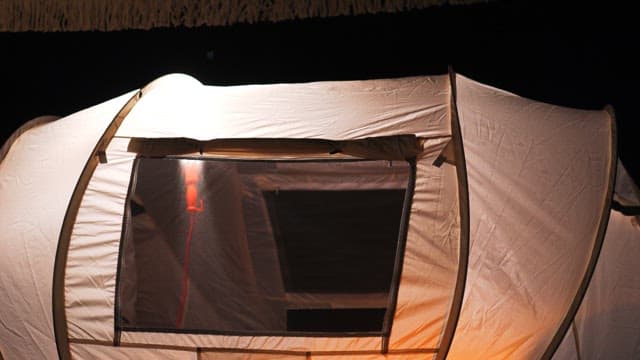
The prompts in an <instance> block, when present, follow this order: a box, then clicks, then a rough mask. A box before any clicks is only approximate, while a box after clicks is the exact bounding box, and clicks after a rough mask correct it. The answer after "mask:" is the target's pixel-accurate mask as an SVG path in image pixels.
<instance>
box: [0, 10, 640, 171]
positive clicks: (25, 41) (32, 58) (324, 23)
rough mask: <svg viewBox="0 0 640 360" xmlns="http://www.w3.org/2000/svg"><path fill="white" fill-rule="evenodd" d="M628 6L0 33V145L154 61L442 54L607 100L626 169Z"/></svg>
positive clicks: (496, 78)
mask: <svg viewBox="0 0 640 360" xmlns="http://www.w3.org/2000/svg"><path fill="white" fill-rule="evenodd" d="M563 3H564V2H563ZM596 4H597V3H596ZM630 12H632V10H631V9H626V8H620V7H617V6H616V5H611V3H607V5H605V4H604V3H602V4H597V6H591V7H589V8H587V7H586V5H585V4H582V3H577V4H572V5H571V6H564V7H563V8H559V7H558V6H557V4H554V3H549V4H547V3H546V2H543V1H536V2H531V3H530V2H511V1H497V2H488V3H485V4H477V5H465V6H438V7H431V8H428V9H426V10H420V11H408V12H403V13H395V14H377V15H365V16H351V17H334V18H329V19H307V20H293V21H286V22H281V23H276V24H272V23H261V24H239V25H233V26H227V27H201V28H171V29H167V28H165V29H154V30H150V31H137V30H128V31H119V32H108V33H105V32H70V33H69V32H68V33H33V32H28V33H0V44H1V46H2V52H1V53H0V57H1V60H0V61H1V62H0V64H2V66H1V67H0V79H1V80H2V85H3V90H4V95H3V96H2V98H3V101H2V133H1V134H0V143H4V140H5V139H6V138H7V137H8V136H9V135H10V134H11V133H12V132H13V131H14V130H15V129H16V128H17V127H19V126H20V125H21V124H22V123H24V122H26V121H28V120H30V119H32V118H34V117H36V116H40V115H60V116H65V115H69V114H71V113H73V112H75V111H78V110H81V109H83V108H86V107H89V106H91V105H94V104H97V103H100V102H103V101H105V100H107V99H110V98H112V97H115V96H117V95H121V94H123V93H124V92H126V91H129V90H134V89H137V88H140V87H142V86H144V85H145V84H147V83H148V82H150V81H152V80H153V79H155V78H157V77H159V76H162V75H164V74H167V73H173V72H180V73H186V74H189V75H191V76H193V77H195V78H196V79H198V80H200V81H201V82H202V83H204V84H208V85H231V84H234V85H235V84H259V83H278V82H306V81H319V80H347V79H371V78H385V77H400V76H411V75H429V74H442V73H445V72H446V71H447V67H448V65H451V66H453V68H454V70H455V71H456V72H458V73H461V74H463V75H465V76H467V77H471V78H472V79H474V80H477V81H480V82H483V83H486V84H489V85H492V86H496V87H499V88H502V89H505V90H508V91H511V92H515V93H517V94H519V95H522V96H525V97H529V98H532V99H535V100H540V101H544V102H549V103H553V104H557V105H563V106H570V107H578V108H585V109H602V108H603V107H604V106H605V105H606V104H611V105H613V107H614V109H615V111H616V118H617V125H618V135H619V136H618V142H619V155H620V157H621V158H622V161H623V162H624V163H625V164H626V165H627V167H628V168H629V170H630V171H631V173H632V175H633V177H634V178H635V179H640V162H639V161H638V160H636V158H637V154H638V153H640V144H638V141H636V140H635V137H636V134H638V133H639V130H640V125H639V123H638V121H637V120H636V117H637V115H638V114H639V111H638V110H636V108H637V104H636V102H635V97H636V93H637V90H635V87H636V84H637V83H638V80H639V76H638V70H637V66H638V64H640V62H639V61H638V60H640V56H639V55H638V54H636V52H637V51H638V50H640V49H639V47H640V46H639V45H638V44H639V43H640V38H639V37H638V34H639V32H638V31H637V30H635V22H634V20H631V21H630V22H629V21H628V20H626V19H628V16H626V14H627V13H630ZM557 156H561V154H558V155H557Z"/></svg>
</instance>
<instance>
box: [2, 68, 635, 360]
mask: <svg viewBox="0 0 640 360" xmlns="http://www.w3.org/2000/svg"><path fill="white" fill-rule="evenodd" d="M615 146H616V145H615V127H614V120H613V118H612V115H611V114H610V113H609V112H607V111H583V110H575V109H568V108H563V107H559V106H554V105H549V104H543V103H540V102H536V101H532V100H528V99H524V98H521V97H519V96H517V95H514V94H511V93H507V92H504V91H502V90H498V89H495V88H492V87H489V86H485V85H482V84H479V83H477V82H475V81H473V80H470V79H467V78H465V77H462V76H455V75H453V74H452V75H449V76H446V75H444V76H428V77H411V78H401V79H385V80H367V81H347V82H317V83H306V84H278V85H255V86H234V87H213V86H203V85H202V84H200V83H199V82H198V81H196V80H194V79H193V78H190V77H188V76H184V75H170V76H166V77H164V78H161V79H159V80H157V81H154V82H153V83H151V84H150V85H148V86H146V87H144V88H142V89H141V90H139V91H133V92H130V93H127V94H124V95H122V96H120V97H118V98H115V99H112V100H109V101H107V102H105V103H102V104H99V105H96V106H94V107H92V108H89V109H86V110H83V111H80V112H78V113H76V114H73V115H70V116H68V117H65V118H62V119H59V120H57V121H53V122H47V123H45V124H42V125H39V126H36V127H33V128H31V129H29V130H27V131H24V132H23V133H22V134H21V135H20V136H17V137H16V138H15V139H13V140H12V141H11V142H9V143H7V144H5V146H4V148H3V149H2V152H0V153H5V154H6V155H5V157H4V159H3V160H2V162H0V207H1V211H2V214H3V215H2V217H0V228H2V229H3V232H2V235H0V257H1V260H0V264H2V265H1V266H2V269H1V271H0V281H1V284H2V286H1V289H2V291H1V292H0V301H1V302H2V306H1V307H0V319H2V326H1V327H0V350H1V351H2V353H3V355H4V356H5V357H6V358H9V359H12V358H56V357H57V356H58V355H59V356H60V357H61V358H69V357H71V358H79V359H85V358H87V359H89V358H100V357H108V358H113V359H120V358H122V359H124V358H163V359H165V358H170V359H236V358H237V359H289V358H290V359H309V358H312V359H383V358H386V359H414V358H415V359H423V358H431V357H433V358H436V359H440V358H445V357H446V358H449V359H469V358H478V359H487V358H509V359H533V358H541V357H543V358H551V357H553V358H554V359H565V358H572V356H574V357H575V353H576V351H580V352H581V358H583V359H584V358H591V357H590V356H595V357H597V356H596V354H600V353H601V352H603V351H606V353H607V354H614V355H612V357H616V356H615V354H623V355H625V356H626V355H627V354H633V356H637V355H638V353H637V351H638V348H639V347H638V343H639V342H640V340H639V339H638V338H637V337H633V336H632V335H629V336H626V335H624V334H626V333H624V331H627V330H626V329H627V328H625V327H624V326H619V323H618V322H617V320H616V319H618V318H619V317H620V316H621V314H629V316H636V317H637V315H638V310H637V304H638V298H637V296H638V295H637V294H638V293H637V289H638V285H637V284H638V276H637V275H635V274H636V273H638V272H637V271H634V269H633V262H632V261H631V259H633V258H634V256H636V255H637V252H638V250H639V249H637V246H636V245H637V243H638V240H639V237H640V233H639V232H638V226H637V223H632V219H634V218H633V216H632V215H623V214H622V213H619V212H617V211H615V210H611V203H612V202H611V199H612V197H613V192H614V191H613V188H614V181H615V180H614V175H615V169H616V163H617V162H616V152H615ZM185 164H186V165H185ZM188 164H197V165H195V166H197V167H199V168H200V169H201V170H199V171H200V172H199V173H198V175H197V176H194V178H195V179H196V180H197V181H195V182H198V185H197V186H199V187H198V188H197V191H198V193H197V194H196V193H193V194H192V195H194V196H193V199H194V200H193V201H194V203H193V204H191V205H192V207H191V210H188V209H189V206H190V203H189V202H190V201H191V200H189V199H190V197H189V196H190V195H187V197H186V200H185V195H184V194H185V193H186V192H189V191H190V190H189V186H190V185H189V184H192V186H195V185H193V184H195V182H194V183H190V181H191V180H187V177H188V175H187V170H185V169H186V167H188V166H191V165H188ZM621 171H622V170H621ZM620 178H621V177H620V176H619V179H620ZM618 184H619V185H617V188H616V194H617V195H616V199H617V201H615V202H614V204H621V205H620V209H621V211H622V210H624V209H627V210H628V209H631V210H633V209H635V205H636V204H635V203H634V201H636V202H637V197H635V198H634V196H635V195H633V191H632V190H629V189H632V187H633V184H632V182H631V181H630V179H628V178H624V179H623V180H619V182H618ZM204 194H208V195H204ZM336 194H337V196H336ZM363 194H364V195H365V196H363ZM165 196H169V198H170V197H171V196H174V198H175V200H174V201H173V202H171V201H169V200H167V199H169V198H167V197H165ZM287 196H289V198H288V197H287ZM398 196H400V198H399V199H398ZM200 197H202V198H203V199H204V201H201V202H198V201H199V199H201V198H200ZM374 198H375V199H378V200H380V202H379V201H378V200H375V201H374V200H373V199H374ZM387 198H388V201H389V202H384V201H387V200H384V199H387ZM623 198H624V199H626V200H622V199H623ZM287 199H293V200H292V201H291V202H287V201H285V200H287ZM299 199H304V201H298V200H299ZM381 199H382V200H381ZM394 199H395V200H394ZM185 201H186V202H185ZM154 203H155V204H156V205H153V204H154ZM355 203H358V204H360V205H359V207H356V208H353V209H351V208H348V207H346V205H349V204H355ZM172 204H175V206H173V205H172ZM318 204H320V205H318ZM322 204H328V205H322ZM386 204H387V205H386ZM389 204H395V205H389ZM185 205H186V210H185ZM153 206H156V207H157V209H160V210H153ZM296 206H297V207H296ZM391 207H393V208H394V209H396V210H394V211H395V212H388V213H387V210H386V209H387V208H391ZM325 208H326V209H329V210H331V209H333V210H335V211H325V210H326V209H325ZM316 209H319V210H318V211H315V210H316ZM322 209H324V210H322ZM350 209H351V210H350ZM354 209H355V210H354ZM320 210H322V211H320ZM299 212H304V213H305V214H308V215H305V216H308V217H309V218H315V217H327V218H328V219H330V221H328V222H326V224H327V225H326V226H324V227H333V225H334V224H335V223H341V221H342V219H343V218H349V219H354V220H353V221H366V220H367V219H366V218H367V217H370V216H371V217H374V218H375V219H376V220H375V221H374V222H369V223H348V222H347V223H346V225H344V224H343V225H339V224H338V225H336V226H335V228H336V229H338V232H343V233H342V234H339V233H338V234H337V236H338V237H337V238H338V239H341V240H340V241H336V240H335V239H333V238H332V237H333V236H334V235H331V236H332V237H325V238H324V239H323V238H322V237H321V236H320V235H317V234H318V233H321V234H324V232H323V231H325V232H326V231H329V230H327V229H324V228H323V229H313V228H312V227H311V229H309V228H310V226H308V225H304V224H302V225H300V224H301V222H298V221H297V219H298V217H297V215H295V216H294V215H291V214H298V213H299ZM318 213H321V214H320V215H318ZM610 213H611V214H612V215H611V217H610V216H609V214H610ZM627 213H628V211H627ZM274 214H276V215H279V216H280V217H281V218H279V217H278V216H275V215H274ZM282 214H284V215H282ZM287 214H288V215H287ZM362 214H365V215H366V216H365V215H362ZM331 216H333V217H331ZM189 219H192V220H191V221H192V222H191V224H192V227H190V225H189V224H190V222H189V221H190V220H189ZM193 219H196V220H193ZM215 219H217V221H218V222H215V221H214V220H215ZM292 219H293V220H292ZM389 219H391V220H392V221H391V220H389ZM294 220H296V221H294ZM302 223H304V222H302ZM607 223H609V228H608V231H607ZM171 224H178V225H176V226H173V225H171ZM193 224H195V227H194V225H193ZM352 224H359V225H358V226H353V225H352ZM362 224H364V225H362ZM634 224H635V225H634ZM389 226H391V229H392V231H391V233H393V234H394V235H393V236H391V237H389V236H386V235H380V234H383V233H386V232H387V231H388V229H389ZM178 227H180V229H181V230H180V229H178V230H176V229H177V228H178ZM196 227H197V229H196V230H194V228H196ZM158 229H168V230H166V231H164V232H161V231H159V230H158ZM283 229H284V230H283ZM290 229H293V230H290ZM372 229H374V230H372ZM378 229H380V230H378ZM298 230H300V231H302V230H305V231H306V232H305V233H304V234H305V235H304V236H303V237H302V238H300V239H298V238H296V239H297V240H300V243H301V244H303V245H302V246H298V243H297V242H295V241H294V242H291V241H289V240H286V239H288V238H287V236H290V235H289V234H291V233H296V231H298ZM309 230H310V231H309ZM172 231H173V232H172ZM605 232H606V234H607V235H606V238H605V236H604V235H605ZM396 233H398V236H397V237H396V236H395V234H396ZM166 234H174V235H171V236H165V235H166ZM175 234H180V235H175ZM187 234H189V235H187ZM332 234H334V233H332ZM359 234H366V235H365V236H359ZM305 237H307V238H308V239H307V240H305ZM185 238H186V239H190V240H185ZM231 238H233V239H234V240H233V241H226V242H225V239H231ZM199 239H200V240H199ZM202 239H206V240H207V241H204V240H202ZM283 239H285V240H283ZM310 239H313V243H314V244H315V245H313V246H316V247H312V246H311V245H307V244H308V243H310V242H311V240H310ZM603 239H604V247H603V248H602V255H601V256H600V261H599V262H598V266H597V267H596V266H595V265H596V263H595V260H597V258H598V255H599V253H600V246H601V244H602V240H603ZM191 240H192V241H193V245H192V246H194V248H193V249H192V250H193V251H187V250H184V252H181V251H182V250H176V249H183V248H184V246H185V245H186V243H189V244H191V242H190V241H191ZM287 241H288V242H287ZM385 241H390V242H389V243H385ZM203 243H205V244H206V247H204V248H197V246H204V245H202V244H203ZM176 244H178V245H176ZM326 244H330V245H326ZM354 244H355V245H354ZM381 244H382V245H381ZM384 244H387V245H384ZM389 244H391V245H392V246H391V247H390V246H389ZM189 246H191V245H189ZM385 246H386V247H385ZM187 249H188V246H187ZM212 249H216V250H215V251H213V250H212ZM384 249H387V250H384ZM296 251H297V252H296ZM332 251H335V254H333V253H332ZM187 253H189V254H191V255H190V256H191V258H192V259H193V260H192V262H191V263H190V266H186V265H184V263H185V262H186V261H184V260H185V254H187ZM315 253H318V254H323V255H322V256H328V259H329V260H327V261H329V262H328V263H329V264H339V266H337V267H345V269H342V270H344V272H343V273H340V272H336V271H342V270H335V269H332V266H323V264H325V263H322V262H318V261H317V259H315V258H314V254H315ZM286 254H296V256H297V257H301V258H302V259H304V261H296V260H298V259H297V258H296V256H292V255H289V258H287V256H285V255H286ZM385 254H386V255H385ZM389 254H391V255H389ZM634 254H635V255H634ZM318 256H319V257H320V256H321V255H318ZM283 258H284V259H285V260H287V261H282V259H283ZM198 259H200V260H198ZM367 259H369V260H371V262H374V260H375V264H374V265H371V264H367ZM279 260H280V261H279ZM307 260H308V261H307ZM198 261H202V262H198ZM378 262H379V263H378ZM144 264H151V265H149V267H148V268H144V266H147V265H144ZM199 264H200V265H199ZM202 264H205V265H202ZM350 264H358V266H363V269H365V270H363V271H368V273H366V272H365V273H358V272H357V271H358V269H354V268H353V266H351V268H349V267H350ZM131 269H133V270H131ZM185 269H187V270H185ZM366 269H369V270H366ZM376 269H386V270H384V271H383V270H380V271H379V272H378V271H377V270H376ZM594 269H595V275H594V277H593V281H592V282H591V283H590V285H591V286H590V287H589V290H588V291H587V285H588V280H589V279H590V276H591V273H592V272H593V270H594ZM184 274H188V276H186V277H185V275H184ZM300 274H302V275H300ZM326 274H329V275H326ZM331 274H333V275H331ZM335 274H346V275H344V276H336V275H335ZM354 274H355V275H354ZM385 274H386V275H385ZM303 275H304V276H303ZM332 276H333V277H332ZM187 278H188V279H187ZM185 279H186V280H185ZM300 279H302V280H300ZM359 279H361V280H362V281H359ZM612 281H613V282H614V283H612ZM381 283H382V284H383V285H382V286H381V285H380V284H381ZM185 284H187V285H185ZM339 284H341V285H339ZM616 284H620V285H616ZM205 288H206V289H208V290H203V289H205ZM181 289H182V290H181ZM184 289H188V292H186V291H185V290H184ZM610 291H618V292H620V294H625V298H626V299H627V300H628V302H621V301H619V300H620V299H619V298H618V297H612V296H608V295H607V294H608V292H610ZM585 292H586V296H585ZM150 294H152V295H150ZM634 296H635V297H634ZM583 297H584V299H585V300H584V302H582V306H581V307H580V304H581V300H582V298H583ZM176 299H178V300H176ZM177 303H178V304H179V305H180V306H176V304H177ZM634 306H635V307H636V308H634ZM176 309H178V310H176ZM225 309H226V311H225ZM576 313H577V315H576ZM178 314H180V315H178ZM345 314H348V316H347V315H345ZM596 315H597V316H596ZM574 316H575V321H574ZM358 317H360V318H358ZM165 318H166V319H165ZM327 318H328V319H331V320H330V321H325V320H326V319H327ZM355 318H358V319H360V320H362V319H364V320H366V321H365V322H366V323H367V324H365V325H363V324H364V323H362V321H360V320H357V319H356V320H357V321H356V320H354V321H355V322H354V323H348V322H349V321H351V320H348V319H355ZM176 319H178V320H177V321H176ZM345 319H347V320H345ZM358 321H360V323H359V324H356V325H354V324H355V323H357V322H358ZM336 324H339V325H340V326H342V327H340V326H337V325H336ZM372 324H373V325H372ZM630 324H635V322H633V323H632V322H630ZM608 329H612V330H611V331H612V333H616V334H623V335H620V336H608V337H606V336H601V335H600V334H601V333H600V332H604V331H608ZM616 331H617V332H616ZM574 334H575V336H574ZM565 335H566V336H565ZM621 338H622V339H623V340H624V341H622V340H621ZM563 339H564V340H563ZM574 339H578V341H577V342H576V341H574ZM593 339H598V340H599V341H591V340H593ZM571 341H574V342H573V343H572V342H571ZM556 349H558V350H557V351H556ZM554 354H555V356H554Z"/></svg>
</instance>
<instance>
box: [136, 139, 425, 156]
mask: <svg viewBox="0 0 640 360" xmlns="http://www.w3.org/2000/svg"><path fill="white" fill-rule="evenodd" d="M128 151H129V152H134V153H138V154H140V155H143V156H167V155H186V154H194V153H201V154H204V153H211V154H218V155H233V156H246V157H252V156H260V157H264V156H276V157H278V156H287V155H290V156H300V155H308V156H309V157H318V156H326V155H327V154H342V155H346V156H351V157H357V158H363V159H377V160H406V159H411V158H415V157H416V156H418V155H419V154H420V153H421V152H422V143H421V141H420V139H419V138H417V137H416V136H415V135H397V136H384V137H372V138H365V139H358V140H345V141H335V140H322V139H216V140H209V141H198V140H194V139H187V138H163V139H148V138H132V139H131V141H130V142H129V147H128Z"/></svg>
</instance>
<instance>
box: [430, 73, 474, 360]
mask: <svg viewBox="0 0 640 360" xmlns="http://www.w3.org/2000/svg"><path fill="white" fill-rule="evenodd" d="M449 81H450V86H451V127H452V129H451V133H452V135H453V139H452V140H451V141H453V144H454V153H455V164H456V173H457V177H458V202H459V205H458V207H459V212H460V243H459V248H458V275H457V276H456V287H455V289H454V292H453V299H452V301H451V309H450V310H449V316H448V319H447V323H446V325H445V327H444V330H443V333H442V337H441V338H440V344H439V346H438V352H437V354H436V356H435V359H436V360H442V359H446V358H447V355H448V353H449V349H450V347H451V343H452V342H453V337H454V335H455V332H456V328H457V327H458V319H459V318H460V311H461V310H462V302H463V300H464V289H465V286H466V283H467V270H468V264H469V231H470V230H469V226H470V221H469V184H468V181H467V163H466V162H465V157H464V146H463V144H462V131H461V129H460V121H459V116H458V104H457V92H456V74H455V72H454V71H453V69H452V68H451V67H449Z"/></svg>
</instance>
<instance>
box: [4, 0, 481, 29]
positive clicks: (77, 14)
mask: <svg viewBox="0 0 640 360" xmlns="http://www.w3.org/2000/svg"><path fill="white" fill-rule="evenodd" d="M485 1H486V0H485ZM477 2H484V1H481V0H0V31H10V32H20V31H114V30H126V29H150V28H157V27H175V26H185V27H195V26H224V25H230V24H235V23H256V22H277V21H283V20H293V19H305V18H312V17H333V16H342V15H364V14H375V13H383V12H386V13H391V12H400V11H406V10H413V9H424V8H426V7H429V6H438V5H445V4H449V5H458V4H468V3H477Z"/></svg>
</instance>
